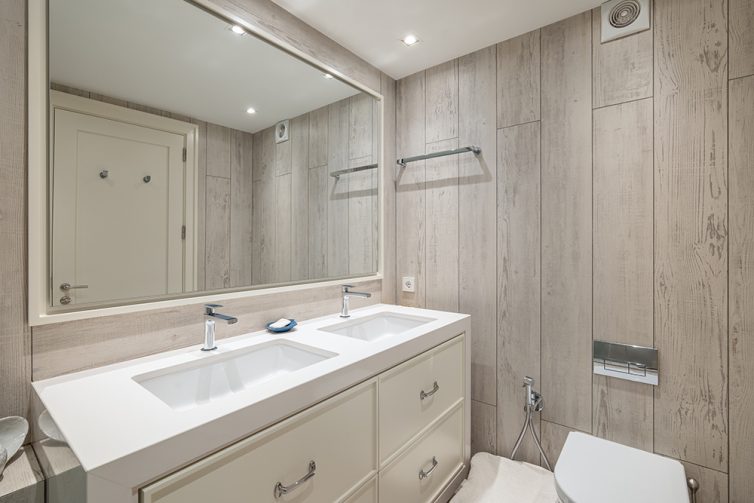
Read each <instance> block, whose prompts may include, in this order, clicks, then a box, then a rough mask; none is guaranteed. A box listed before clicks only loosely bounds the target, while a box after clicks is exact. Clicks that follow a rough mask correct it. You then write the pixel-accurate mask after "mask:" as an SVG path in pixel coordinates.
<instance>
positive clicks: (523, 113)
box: [497, 30, 542, 128]
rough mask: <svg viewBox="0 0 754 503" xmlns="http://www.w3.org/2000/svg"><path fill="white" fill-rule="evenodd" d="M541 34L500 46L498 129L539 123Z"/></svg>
mask: <svg viewBox="0 0 754 503" xmlns="http://www.w3.org/2000/svg"><path fill="white" fill-rule="evenodd" d="M539 56H540V31H539V30H535V31H532V32H529V33H526V34H524V35H521V36H519V37H516V38H514V39H511V40H506V41H505V42H500V43H499V44H498V45H497V127H498V128H504V127H507V126H515V125H517V124H523V123H525V122H531V121H535V120H539V116H540V100H541V97H540V92H539V88H540V85H541V82H542V79H541V77H540V59H539Z"/></svg>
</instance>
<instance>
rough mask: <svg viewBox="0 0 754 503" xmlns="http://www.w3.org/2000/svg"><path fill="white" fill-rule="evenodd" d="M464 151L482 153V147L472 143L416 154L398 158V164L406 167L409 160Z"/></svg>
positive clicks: (432, 157)
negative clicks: (451, 148) (465, 145)
mask: <svg viewBox="0 0 754 503" xmlns="http://www.w3.org/2000/svg"><path fill="white" fill-rule="evenodd" d="M464 152H473V153H474V155H479V154H481V153H482V149H481V147H477V146H476V145H470V146H468V147H461V148H454V149H453V150H441V151H439V152H432V153H431V154H422V155H415V156H413V157H404V158H401V159H398V161H397V162H398V164H399V165H400V166H401V167H404V168H405V167H406V164H408V163H409V162H416V161H424V160H425V159H434V158H435V157H445V156H446V155H455V154H463V153H464Z"/></svg>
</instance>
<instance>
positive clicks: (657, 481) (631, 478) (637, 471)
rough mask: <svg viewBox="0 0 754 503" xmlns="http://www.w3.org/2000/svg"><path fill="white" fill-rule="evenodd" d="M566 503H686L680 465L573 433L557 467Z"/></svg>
mask: <svg viewBox="0 0 754 503" xmlns="http://www.w3.org/2000/svg"><path fill="white" fill-rule="evenodd" d="M555 488H556V490H557V494H558V496H559V497H560V499H561V500H562V501H563V503H604V502H605V501H609V502H610V503H636V502H637V501H640V502H641V503H688V502H689V494H688V489H687V487H686V474H685V471H684V469H683V465H682V464H681V463H679V462H678V461H676V460H674V459H670V458H666V457H663V456H658V455H657V454H652V453H649V452H646V451H642V450H639V449H634V448H633V447H628V446H625V445H622V444H617V443H615V442H610V441H608V440H604V439H601V438H597V437H593V436H592V435H587V434H585V433H577V432H571V433H569V434H568V439H567V440H566V443H565V446H563V450H562V451H561V453H560V458H558V464H557V466H556V467H555Z"/></svg>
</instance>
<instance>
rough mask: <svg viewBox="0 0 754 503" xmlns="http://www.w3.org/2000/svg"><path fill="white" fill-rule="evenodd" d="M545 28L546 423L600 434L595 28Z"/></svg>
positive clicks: (566, 24) (580, 24)
mask: <svg viewBox="0 0 754 503" xmlns="http://www.w3.org/2000/svg"><path fill="white" fill-rule="evenodd" d="M591 20H592V18H591V13H589V12H586V13H584V14H580V15H578V16H574V17H572V18H570V19H567V20H565V21H561V22H560V23H557V24H554V25H551V26H548V27H546V28H543V29H542V360H543V361H544V362H547V363H546V365H543V367H542V388H541V389H542V392H543V393H544V395H545V396H546V397H547V400H548V405H547V407H546V408H545V410H544V412H543V415H542V418H543V419H546V420H548V421H553V422H557V423H558V424H562V425H566V426H569V427H571V428H576V429H579V430H583V431H591V429H592V415H591V410H592V366H591V345H592V280H591V270H592V201H591V199H592V197H591V194H592V170H591V165H592V93H591V81H592V77H591V63H592V47H591V41H592V24H591Z"/></svg>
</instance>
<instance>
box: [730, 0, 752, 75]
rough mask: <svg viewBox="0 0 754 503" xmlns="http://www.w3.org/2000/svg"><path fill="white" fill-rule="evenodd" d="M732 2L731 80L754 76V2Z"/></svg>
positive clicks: (737, 0)
mask: <svg viewBox="0 0 754 503" xmlns="http://www.w3.org/2000/svg"><path fill="white" fill-rule="evenodd" d="M729 1H730V34H729V40H730V78H732V79H734V78H738V77H745V76H747V75H754V30H752V27H753V26H754V2H752V1H751V0H729Z"/></svg>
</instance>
